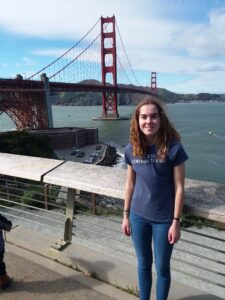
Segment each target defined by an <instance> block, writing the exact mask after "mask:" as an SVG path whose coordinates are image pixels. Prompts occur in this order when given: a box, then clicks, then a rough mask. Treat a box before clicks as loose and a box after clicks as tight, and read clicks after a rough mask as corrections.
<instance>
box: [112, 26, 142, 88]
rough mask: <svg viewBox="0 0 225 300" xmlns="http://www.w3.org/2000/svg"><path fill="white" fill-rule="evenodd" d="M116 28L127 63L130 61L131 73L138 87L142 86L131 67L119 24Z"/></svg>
mask: <svg viewBox="0 0 225 300" xmlns="http://www.w3.org/2000/svg"><path fill="white" fill-rule="evenodd" d="M116 28H117V30H118V33H119V36H120V40H121V43H122V46H123V49H124V52H125V55H126V57H127V61H128V63H129V65H130V68H131V71H132V73H133V75H134V78H135V80H136V82H137V83H138V85H139V86H141V84H140V82H139V81H138V80H137V77H136V75H135V74H134V70H133V68H132V66H131V63H130V60H129V57H128V55H127V52H126V49H125V46H124V43H123V40H122V36H121V34H120V30H119V27H118V25H117V22H116Z"/></svg>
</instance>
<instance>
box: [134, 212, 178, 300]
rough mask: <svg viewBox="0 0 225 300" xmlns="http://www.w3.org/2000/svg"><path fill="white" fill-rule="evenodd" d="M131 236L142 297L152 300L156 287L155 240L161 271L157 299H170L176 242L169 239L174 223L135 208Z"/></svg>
mask: <svg viewBox="0 0 225 300" xmlns="http://www.w3.org/2000/svg"><path fill="white" fill-rule="evenodd" d="M130 222H131V236H132V240H133V244H134V248H135V252H136V255H137V260H138V282H139V291H140V300H149V299H150V293H151V286H152V261H153V254H152V240H153V245H154V258H155V267H156V272H157V283H156V299H157V300H166V299H167V297H168V294H169V288H170V282H171V278H170V258H171V254H172V250H173V245H172V244H170V243H169V242H168V231H169V228H170V226H171V223H158V222H152V221H149V220H147V219H145V218H142V217H140V216H138V215H137V214H135V213H134V212H132V211H131V214H130Z"/></svg>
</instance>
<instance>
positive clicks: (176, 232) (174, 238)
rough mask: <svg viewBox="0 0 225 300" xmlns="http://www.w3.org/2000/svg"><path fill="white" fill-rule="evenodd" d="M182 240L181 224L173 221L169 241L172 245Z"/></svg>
mask: <svg viewBox="0 0 225 300" xmlns="http://www.w3.org/2000/svg"><path fill="white" fill-rule="evenodd" d="M179 239H180V222H179V221H177V220H173V223H172V225H171V226H170V229H169V231H168V241H169V243H170V244H175V243H176V242H178V241H179Z"/></svg>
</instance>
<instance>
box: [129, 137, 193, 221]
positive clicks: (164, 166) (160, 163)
mask: <svg viewBox="0 0 225 300" xmlns="http://www.w3.org/2000/svg"><path fill="white" fill-rule="evenodd" d="M187 159H188V156H187V154H186V152H185V150H184V148H183V146H182V145H181V143H179V142H171V143H170V146H169V150H168V154H167V155H166V157H165V160H159V159H157V152H156V145H151V146H149V151H148V153H147V155H145V157H144V158H143V159H142V158H140V157H134V156H133V155H132V145H131V144H128V145H127V146H126V148H125V163H126V164H129V165H130V166H132V168H133V170H134V171H135V173H136V181H135V188H134V192H133V196H132V201H131V210H133V211H134V212H135V213H136V214H138V215H140V216H142V217H144V218H146V219H148V220H151V221H155V222H169V221H171V220H172V219H173V214H174V199H175V188H174V177H173V168H174V167H175V166H178V165H179V164H181V163H182V162H184V161H185V160H187Z"/></svg>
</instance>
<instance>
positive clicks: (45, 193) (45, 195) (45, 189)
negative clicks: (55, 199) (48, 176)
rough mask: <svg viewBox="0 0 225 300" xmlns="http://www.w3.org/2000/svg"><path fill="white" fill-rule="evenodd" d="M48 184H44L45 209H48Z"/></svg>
mask: <svg viewBox="0 0 225 300" xmlns="http://www.w3.org/2000/svg"><path fill="white" fill-rule="evenodd" d="M48 197H49V184H47V183H46V184H45V185H44V199H45V209H46V210H48Z"/></svg>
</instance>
